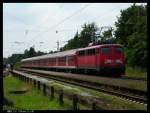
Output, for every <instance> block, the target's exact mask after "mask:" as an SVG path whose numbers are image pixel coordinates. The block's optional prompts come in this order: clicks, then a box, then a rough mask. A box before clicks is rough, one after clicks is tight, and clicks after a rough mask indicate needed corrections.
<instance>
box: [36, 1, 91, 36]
mask: <svg viewBox="0 0 150 113" xmlns="http://www.w3.org/2000/svg"><path fill="white" fill-rule="evenodd" d="M89 5H90V4H88V5H86V6H84V7H82V8H81V9H79V10H77V11H75V12H74V13H72V14H71V15H70V16H68V17H66V18H64V19H63V20H61V21H60V22H58V23H57V24H55V25H54V26H51V27H50V28H48V29H47V30H46V31H45V32H48V31H49V30H51V29H54V28H55V27H57V26H59V25H60V24H62V23H64V22H65V21H66V20H68V19H70V18H72V17H73V16H74V15H76V14H78V13H80V12H81V11H82V10H84V9H85V8H87V7H88V6H89ZM40 35H42V34H41V33H40V34H38V35H36V36H35V37H36V38H37V37H39V36H40Z"/></svg>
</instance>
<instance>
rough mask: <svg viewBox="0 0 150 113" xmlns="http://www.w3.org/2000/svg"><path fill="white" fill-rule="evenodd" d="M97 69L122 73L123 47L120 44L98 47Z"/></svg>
mask: <svg viewBox="0 0 150 113" xmlns="http://www.w3.org/2000/svg"><path fill="white" fill-rule="evenodd" d="M99 62H100V64H99V71H100V72H104V73H109V74H110V73H112V74H119V75H123V74H124V73H125V61H124V52H123V48H122V46H120V45H106V46H102V47H100V48H99Z"/></svg>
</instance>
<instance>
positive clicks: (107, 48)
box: [101, 47, 111, 54]
mask: <svg viewBox="0 0 150 113" xmlns="http://www.w3.org/2000/svg"><path fill="white" fill-rule="evenodd" d="M101 52H102V53H104V54H109V53H110V52H111V48H109V47H103V48H101Z"/></svg>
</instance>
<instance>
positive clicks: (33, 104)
mask: <svg viewBox="0 0 150 113" xmlns="http://www.w3.org/2000/svg"><path fill="white" fill-rule="evenodd" d="M3 81H4V82H3V83H4V96H5V97H6V98H7V99H9V100H11V101H13V103H14V106H13V107H10V106H3V110H14V109H15V110H71V109H72V101H70V100H68V99H65V98H64V105H63V106H61V105H59V101H58V98H54V99H53V100H50V99H49V98H48V97H46V96H43V94H42V92H41V91H38V90H37V89H34V88H33V87H32V86H30V85H29V84H26V83H24V82H22V81H20V80H18V79H16V78H14V77H12V76H7V77H5V78H4V79H3ZM22 88H28V89H29V91H28V92H27V93H25V94H9V91H12V90H18V89H22ZM80 109H87V108H86V107H85V106H81V105H80Z"/></svg>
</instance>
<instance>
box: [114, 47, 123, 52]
mask: <svg viewBox="0 0 150 113" xmlns="http://www.w3.org/2000/svg"><path fill="white" fill-rule="evenodd" d="M115 52H117V53H122V52H123V49H122V48H121V47H116V48H115Z"/></svg>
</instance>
